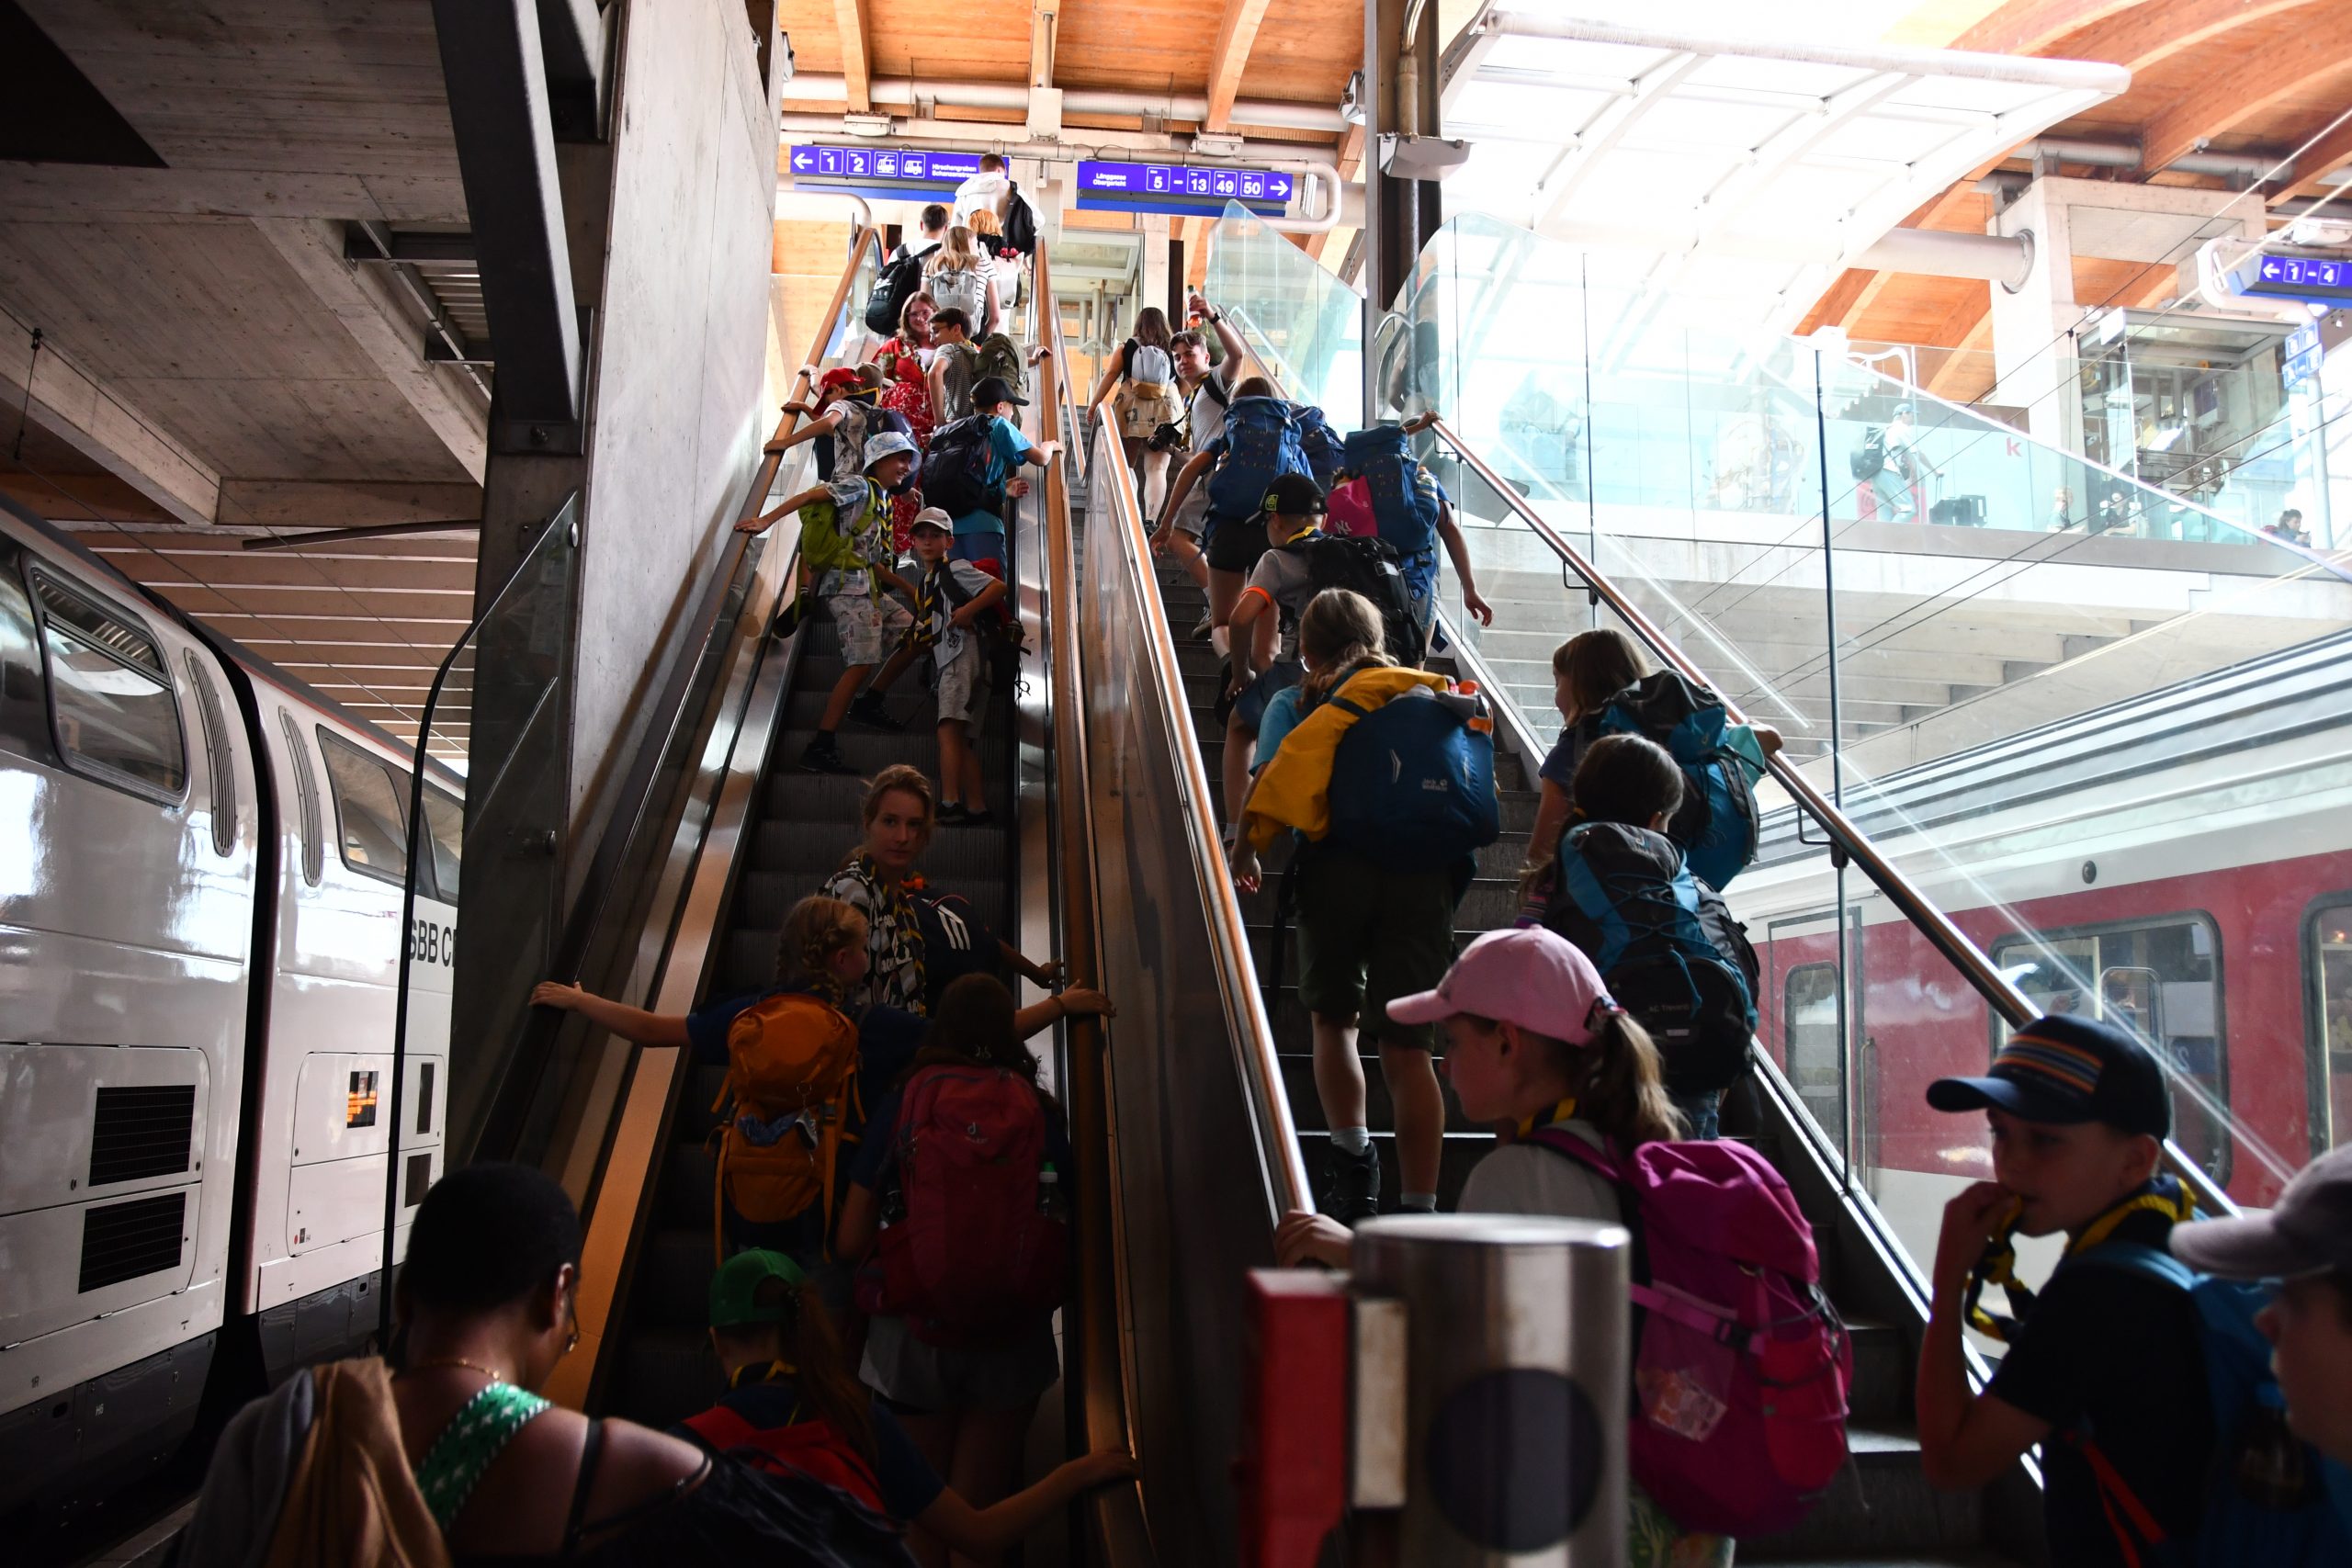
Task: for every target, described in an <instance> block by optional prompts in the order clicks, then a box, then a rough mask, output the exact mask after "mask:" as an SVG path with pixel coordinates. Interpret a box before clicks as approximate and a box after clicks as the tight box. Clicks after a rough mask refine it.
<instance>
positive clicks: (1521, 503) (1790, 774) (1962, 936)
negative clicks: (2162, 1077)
mask: <svg viewBox="0 0 2352 1568" xmlns="http://www.w3.org/2000/svg"><path fill="white" fill-rule="evenodd" d="M1430 428H1431V429H1432V430H1434V431H1435V432H1436V433H1437V434H1438V436H1439V437H1440V439H1442V440H1443V441H1444V442H1445V444H1446V445H1447V446H1450V447H1452V448H1453V452H1454V455H1455V456H1456V457H1458V458H1459V459H1460V460H1461V461H1462V462H1463V463H1464V464H1465V465H1467V466H1468V467H1469V468H1470V470H1471V471H1472V472H1473V473H1476V475H1477V476H1478V477H1479V478H1480V479H1483V480H1485V481H1486V484H1487V488H1488V489H1489V490H1491V491H1494V492H1495V494H1496V495H1497V496H1498V497H1499V498H1500V499H1501V501H1502V502H1503V504H1504V505H1506V506H1508V507H1509V508H1510V510H1511V511H1513V512H1514V513H1518V514H1519V518H1520V520H1521V522H1523V523H1525V524H1526V525H1527V526H1528V528H1529V529H1530V531H1532V533H1533V534H1534V535H1535V536H1536V537H1537V538H1539V539H1541V540H1542V541H1543V542H1544V544H1546V545H1547V546H1549V547H1551V549H1552V552H1553V553H1554V554H1555V555H1556V556H1558V557H1559V558H1560V563H1561V564H1562V565H1563V566H1565V567H1566V568H1567V570H1569V571H1571V572H1573V573H1574V574H1575V575H1576V576H1577V578H1578V579H1580V580H1581V581H1582V582H1583V583H1584V586H1585V588H1586V589H1587V590H1588V591H1589V592H1592V593H1594V594H1596V595H1598V596H1599V597H1600V599H1601V600H1603V601H1604V602H1606V603H1607V604H1608V605H1609V607H1610V609H1611V611H1613V612H1614V613H1615V614H1616V615H1617V616H1618V618H1619V619H1621V620H1622V621H1623V622H1624V624H1625V625H1626V626H1628V627H1629V628H1631V629H1632V631H1633V632H1634V636H1636V637H1640V638H1641V639H1642V641H1643V642H1644V643H1645V644H1646V645H1648V647H1649V649H1650V651H1651V652H1653V653H1655V654H1656V655H1657V657H1658V658H1660V659H1662V660H1665V661H1666V662H1667V663H1668V664H1669V665H1671V666H1673V667H1674V669H1675V670H1677V671H1679V672H1680V673H1681V674H1682V675H1683V676H1684V677H1685V678H1686V679H1688V680H1690V681H1692V682H1696V683H1698V684H1700V685H1702V686H1707V687H1709V688H1710V689H1713V682H1710V681H1709V680H1708V679H1707V676H1706V672H1705V671H1702V670H1701V669H1700V668H1699V666H1698V665H1697V664H1696V663H1694V662H1692V660H1691V658H1690V656H1689V655H1687V654H1685V653H1684V652H1683V651H1682V649H1680V647H1679V646H1678V645H1677V644H1676V643H1675V641H1674V639H1673V638H1671V637H1668V636H1667V635H1666V633H1665V632H1664V631H1663V630H1662V629H1660V628H1659V626H1657V623H1656V622H1654V621H1652V620H1651V619H1650V618H1649V616H1648V615H1646V614H1645V613H1644V612H1643V610H1642V608H1641V606H1639V605H1638V604H1634V602H1633V601H1632V600H1631V599H1630V598H1628V597H1627V596H1626V595H1625V593H1624V592H1623V591H1622V590H1620V589H1619V588H1618V587H1617V585H1616V583H1614V582H1613V581H1611V580H1610V579H1609V578H1608V577H1607V576H1605V575H1603V574H1602V573H1601V572H1600V570H1598V569H1597V568H1596V567H1594V566H1593V564H1592V563H1591V562H1590V561H1589V560H1587V559H1586V558H1584V556H1583V554H1582V553H1581V552H1579V551H1578V550H1577V547H1575V546H1574V545H1572V544H1570V543H1569V542H1568V540H1567V538H1566V536H1565V535H1563V534H1562V533H1561V532H1560V531H1559V530H1558V529H1557V528H1555V527H1554V526H1553V525H1551V524H1550V523H1549V522H1547V521H1546V520H1545V519H1544V516H1543V514H1542V513H1538V512H1537V511H1536V510H1535V509H1534V508H1533V507H1532V506H1530V505H1529V504H1528V503H1527V502H1526V501H1525V500H1524V499H1523V498H1522V497H1521V495H1520V493H1519V492H1518V491H1517V490H1515V489H1513V488H1512V486H1511V485H1510V483H1509V482H1508V481H1507V480H1505V479H1503V478H1502V476H1500V475H1499V474H1498V473H1496V472H1495V471H1494V470H1493V469H1492V468H1488V467H1487V464H1486V461H1485V460H1484V459H1483V458H1481V457H1479V456H1478V455H1477V454H1476V452H1473V451H1472V450H1471V449H1470V447H1469V446H1468V444H1467V443H1465V442H1464V440H1463V439H1462V437H1461V436H1459V435H1457V434H1454V432H1453V429H1452V428H1451V427H1450V426H1448V425H1447V424H1446V423H1445V421H1444V420H1443V419H1442V418H1441V419H1437V420H1434V421H1433V422H1432V423H1431V426H1430ZM1717 697H1718V700H1720V701H1721V702H1722V703H1723V705H1724V712H1725V713H1727V714H1729V715H1730V716H1731V717H1732V718H1733V719H1734V720H1735V721H1737V722H1742V723H1744V722H1746V718H1745V716H1744V715H1742V714H1741V713H1740V711H1739V709H1738V706H1737V705H1736V704H1735V703H1734V702H1733V701H1732V700H1731V699H1730V698H1729V697H1727V696H1724V695H1723V694H1721V693H1720V692H1718V693H1717ZM1765 766H1766V767H1767V768H1768V769H1769V770H1770V772H1771V774H1772V777H1773V778H1774V780H1776V781H1777V782H1778V783H1779V784H1780V785H1781V788H1782V789H1784V790H1786V791H1787V792H1788V795H1789V798H1790V799H1791V800H1792V801H1793V802H1794V803H1795V805H1796V807H1797V809H1798V810H1799V811H1801V812H1803V813H1804V815H1806V816H1808V817H1811V818H1813V819H1814V820H1815V822H1817V823H1819V824H1820V825H1821V827H1822V828H1823V829H1825V830H1826V832H1827V833H1828V835H1829V840H1830V852H1831V853H1832V855H1835V856H1842V857H1843V858H1844V859H1845V860H1847V861H1849V862H1850V863H1853V864H1854V865H1856V866H1859V867H1860V869H1861V872H1862V874H1863V875H1864V876H1867V877H1868V878H1870V880H1871V882H1872V883H1873V884H1874V885H1876V886H1877V887H1878V888H1879V890H1880V891H1881V892H1883V893H1884V894H1885V895H1886V897H1887V900H1888V902H1889V903H1891V904H1892V905H1893V906H1894V908H1895V909H1896V910H1898V911H1899V912H1900V913H1901V914H1902V915H1903V917H1904V919H1906V920H1907V921H1909V922H1910V924H1911V925H1912V927H1913V928H1914V929H1915V930H1917V931H1918V932H1919V934H1920V935H1922V936H1924V937H1926V938H1927V940H1928V944H1929V945H1930V946H1932V947H1934V948H1935V950H1936V951H1937V952H1938V953H1939V954H1941V955H1942V956H1943V958H1944V960H1945V962H1947V963H1949V964H1951V966H1952V967H1953V968H1955V969H1957V970H1959V971H1960V973H1961V975H1962V977H1963V978H1964V979H1966V980H1967V981H1968V983H1969V985H1970V986H1972V987H1974V989H1975V990H1976V992H1977V994H1978V995H1979V996H1981V997H1983V998H1985V1003H1986V1004H1987V1005H1988V1006H1989V1007H1991V1008H1992V1010H1994V1012H1995V1013H1996V1014H1997V1015H1998V1016H1999V1017H2000V1018H2001V1019H2002V1020H2003V1021H2005V1022H2007V1024H2008V1026H2009V1027H2010V1028H2012V1029H2021V1028H2023V1027H2024V1026H2025V1025H2027V1024H2028V1023H2030V1022H2032V1021H2033V1020H2035V1019H2036V1018H2038V1017H2040V1016H2041V1010H2040V1009H2038V1008H2036V1007H2035V1006H2034V1005H2033V1002H2032V999H2031V998H2029V997H2028V996H2027V995H2026V994H2025V992H2024V990H2023V989H2022V988H2020V987H2018V985H2017V984H2016V983H2015V982H2014V981H2012V980H2010V979H2009V977H2008V976H2006V975H2004V974H2002V973H2001V971H2000V969H1999V968H1998V967H1996V965H1995V964H1994V963H1993V961H1992V960H1991V959H1990V958H1989V957H1987V956H1986V955H1985V951H1984V949H1982V948H1980V947H1978V946H1977V945H1976V943H1975V942H1974V941H1973V939H1972V938H1970V936H1969V935H1968V933H1967V932H1965V931H1962V930H1961V929H1960V927H1959V926H1957V925H1955V924H1954V923H1953V922H1952V919H1951V916H1949V915H1947V914H1945V913H1944V911H1943V910H1942V909H1941V908H1939V907H1938V906H1937V905H1936V904H1935V903H1934V902H1932V901H1931V900H1930V899H1929V898H1928V897H1927V896H1926V895H1925V894H1924V893H1922V892H1920V891H1919V889H1918V888H1917V887H1915V886H1912V885H1911V882H1910V880H1909V879H1908V878H1907V877H1905V875H1904V874H1902V873H1901V872H1900V871H1898V870H1897V869H1895V867H1894V864H1893V863H1891V862H1889V861H1888V860H1887V858H1886V857H1885V856H1884V855H1883V854H1881V853H1880V852H1879V850H1878V847H1877V846H1876V845H1875V844H1873V843H1871V840H1870V838H1869V836H1868V835H1866V834H1864V833H1863V832H1862V831H1861V829H1859V828H1857V827H1855V826H1854V824H1853V822H1852V820H1851V819H1849V818H1848V817H1847V816H1846V814H1845V812H1843V811H1842V810H1840V809H1839V808H1838V807H1837V806H1836V805H1835V804H1834V803H1832V802H1831V801H1830V799H1829V798H1828V797H1827V796H1826V795H1823V794H1822V793H1821V791H1820V790H1819V789H1817V788H1815V785H1814V783H1813V781H1812V780H1811V779H1808V778H1806V777H1805V776H1804V773H1802V772H1801V771H1799V770H1798V768H1797V767H1796V766H1795V765H1794V764H1793V763H1792V762H1791V761H1789V760H1788V758H1787V756H1786V754H1785V753H1780V752H1776V753H1774V754H1773V755H1771V756H1770V757H1768V758H1767V759H1766V760H1765ZM2164 1155H2165V1164H2166V1165H2167V1166H2168V1167H2170V1168H2171V1170H2172V1172H2173V1174H2174V1175H2175V1176H2177V1177H2178V1178H2179V1179H2180V1181H2181V1184H2182V1185H2183V1186H2185V1187H2187V1188H2188V1190H2189V1191H2191V1192H2192V1193H2194V1194H2195V1195H2196V1199H2197V1206H2198V1207H2199V1209H2202V1210H2204V1211H2206V1212H2207V1213H2212V1214H2234V1213H2237V1212H2238V1210H2237V1205H2236V1204H2235V1203H2233V1202H2232V1201H2230V1199H2229V1197H2228V1196H2227V1195H2226V1194H2225V1193H2223V1192H2222V1190H2221V1188H2220V1187H2219V1186H2218V1185H2216V1184H2215V1183H2214V1181H2213V1179H2212V1178H2211V1177H2210V1176H2208V1175H2206V1173H2205V1171H2204V1169H2203V1168H2201V1167H2200V1166H2199V1165H2198V1164H2197V1162H2196V1161H2194V1160H2192V1159H2190V1158H2189V1157H2188V1155H2187V1154H2185V1153H2184V1152H2182V1150H2181V1148H2180V1146H2179V1145H2177V1144H2176V1143H2174V1142H2173V1141H2172V1140H2170V1139H2166V1140H2165V1146H2164Z"/></svg>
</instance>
